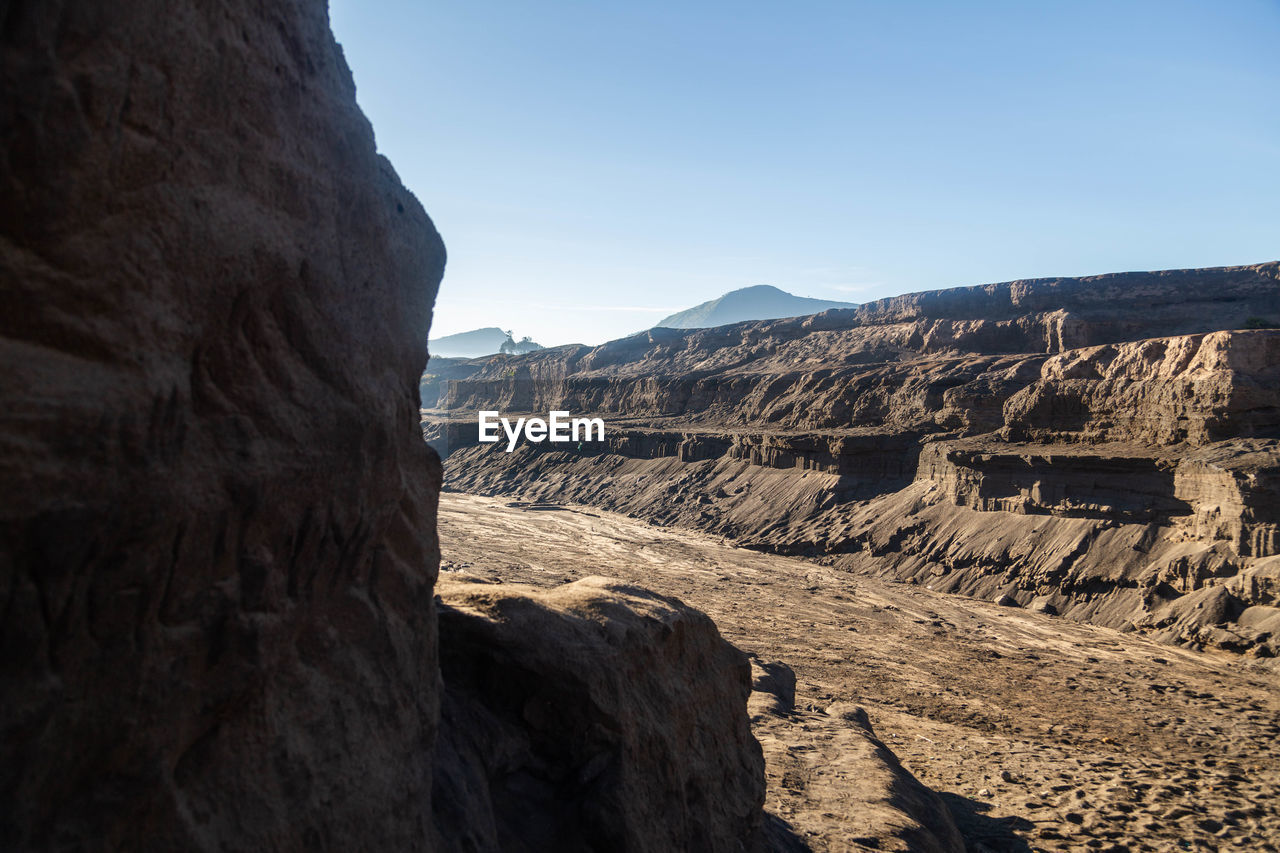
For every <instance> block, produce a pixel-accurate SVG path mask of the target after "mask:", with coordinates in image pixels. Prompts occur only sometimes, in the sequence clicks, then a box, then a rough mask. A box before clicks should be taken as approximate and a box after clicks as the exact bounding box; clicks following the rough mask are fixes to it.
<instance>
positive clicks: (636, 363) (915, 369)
mask: <svg viewBox="0 0 1280 853" xmlns="http://www.w3.org/2000/svg"><path fill="white" fill-rule="evenodd" d="M1277 317H1280V264H1277V263H1270V264H1262V265H1258V266H1253V267H1234V268H1222V269H1211V270H1183V271H1175V272H1165V273H1132V274H1124V275H1117V276H1099V277H1095V278H1091V279H1078V280H1047V281H1038V282H1014V283H1012V284H1006V285H991V286H989V287H986V288H963V289H957V290H953V291H937V292H933V293H924V294H913V295H911V296H906V297H900V298H896V299H891V300H883V301H881V302H879V303H870V304H868V305H866V306H862V307H860V308H858V309H856V310H854V311H828V312H826V313H823V314H818V315H814V316H812V317H808V318H800V319H794V320H781V321H774V322H761V323H743V324H738V325H734V326H725V327H720V328H716V329H708V330H702V331H699V332H676V331H673V330H655V331H652V332H650V333H647V334H646V335H639V336H633V337H631V338H626V339H623V340H621V341H614V342H611V343H608V344H604V345H602V346H600V347H596V348H594V349H589V350H588V349H586V348H576V349H575V348H561V349H560V350H551V351H547V352H544V353H539V354H536V355H532V356H526V357H523V358H516V359H503V360H499V361H493V362H485V363H483V364H480V363H476V364H473V365H472V366H471V371H472V372H471V373H470V375H468V376H466V377H464V378H460V379H457V380H455V381H453V382H451V383H450V386H449V390H448V393H447V394H446V395H445V397H444V404H443V405H444V409H443V410H440V411H437V412H432V413H428V415H427V418H426V421H425V425H424V431H425V432H426V434H427V436H428V438H429V439H430V440H431V441H432V443H433V444H434V445H435V446H436V447H437V448H438V449H439V450H440V451H441V452H442V454H447V455H448V461H447V468H446V481H447V482H448V484H449V487H450V488H456V489H460V490H464V491H474V492H478V493H482V494H492V495H497V494H503V495H512V496H516V497H520V498H523V499H534V500H553V501H575V502H581V503H590V504H595V505H598V506H602V507H605V508H608V509H613V510H618V511H622V512H627V513H631V514H634V515H638V516H641V517H644V518H647V519H650V520H653V521H655V522H658V523H664V524H679V525H682V526H688V527H694V528H697V529H701V530H706V531H710V532H715V533H719V534H723V535H727V536H731V537H733V538H734V539H735V540H736V541H738V542H740V543H742V544H747V545H751V546H752V547H760V548H765V549H769V550H774V551H778V552H781V553H788V554H801V555H807V556H811V557H814V558H816V559H819V560H823V561H826V562H830V563H832V564H834V565H839V566H842V567H845V568H849V569H853V570H857V571H862V572H879V573H886V574H891V575H893V576H896V577H899V578H903V579H911V580H913V581H916V582H920V583H923V584H926V585H931V586H934V588H938V589H944V590H947V591H952V592H961V593H965V594H969V595H975V596H980V597H982V598H985V599H987V600H992V599H994V598H997V597H1000V596H1007V597H1008V598H1009V599H1010V601H1011V602H1013V603H1018V604H1023V605H1027V604H1030V603H1031V601H1032V600H1034V599H1043V601H1042V605H1043V606H1048V607H1051V608H1053V609H1055V610H1057V611H1058V612H1059V613H1062V614H1063V615H1066V616H1068V617H1071V618H1077V619H1086V620H1090V621H1093V622H1096V623H1098V624H1102V625H1107V626H1109V627H1116V628H1133V629H1139V630H1144V631H1150V632H1152V633H1154V634H1155V635H1156V636H1159V637H1160V638H1162V639H1167V640H1171V641H1175V642H1183V643H1187V644H1191V645H1196V646H1200V645H1214V646H1219V647H1222V648H1226V649H1230V650H1234V651H1247V652H1250V653H1253V654H1259V655H1274V654H1277V653H1280V635H1277V634H1276V633H1275V632H1274V631H1273V630H1272V629H1271V628H1270V627H1269V626H1271V625H1272V616H1273V609H1274V608H1275V607H1276V606H1277V601H1276V595H1275V589H1274V586H1273V585H1272V584H1271V583H1270V581H1269V580H1268V578H1269V577H1270V575H1269V573H1268V570H1267V569H1266V568H1265V567H1264V566H1262V565H1261V562H1262V561H1265V560H1266V559H1269V558H1271V557H1272V556H1274V555H1276V554H1277V553H1280V331H1274V330H1265V329H1263V330H1244V329H1241V328H1240V327H1241V326H1245V325H1249V324H1250V323H1251V322H1252V323H1253V324H1255V325H1256V324H1257V322H1256V321H1257V320H1258V319H1259V318H1261V319H1262V320H1264V321H1265V322H1270V321H1271V320H1273V319H1274V318H1277ZM1152 334H1155V335H1160V336H1159V337H1144V336H1146V335H1152ZM478 408H486V409H499V410H502V411H504V413H505V414H507V415H508V416H512V415H514V414H515V413H517V412H523V411H547V410H551V409H564V410H568V411H571V412H573V413H574V414H575V415H576V414H586V413H598V414H601V415H602V416H603V417H605V418H606V419H607V420H608V421H609V428H608V429H607V430H606V440H605V441H604V442H603V443H594V444H588V445H584V447H583V448H571V452H564V449H563V448H564V447H565V446H564V445H552V444H549V443H544V444H540V445H538V444H527V443H526V444H523V445H521V446H520V447H518V448H517V449H516V451H515V452H514V453H511V454H507V453H504V452H503V448H501V447H494V446H489V445H486V446H477V445H476V430H475V424H474V421H473V420H472V418H474V415H471V418H468V417H466V416H463V415H461V414H459V413H461V412H474V411H475V410H476V409H478ZM1207 586H1216V587H1222V590H1223V591H1222V593H1221V594H1222V595H1226V596H1228V597H1229V598H1230V601H1229V606H1226V607H1224V608H1211V609H1204V608H1200V609H1195V608H1192V610H1190V611H1187V610H1186V609H1185V608H1182V609H1178V608H1173V609H1170V606H1171V604H1172V603H1173V602H1174V601H1176V600H1177V599H1178V598H1179V597H1181V596H1183V595H1186V594H1188V593H1192V592H1195V591H1197V590H1200V589H1202V588H1204V587H1207ZM1246 612H1248V617H1247V618H1245V619H1244V620H1243V621H1241V619H1240V618H1238V617H1243V616H1244V614H1245V613H1246ZM1211 617H1212V618H1211ZM1218 617H1221V618H1220V619H1219V618H1218Z"/></svg>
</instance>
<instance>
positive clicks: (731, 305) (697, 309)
mask: <svg viewBox="0 0 1280 853" xmlns="http://www.w3.org/2000/svg"><path fill="white" fill-rule="evenodd" d="M854 307H856V303H853V302H834V301H832V300H829V299H811V298H809V297H807V296H796V295H795V294H792V293H787V292H786V291H785V290H782V289H780V288H777V287H774V286H773V285H772V284H755V285H752V286H750V287H743V288H739V289H738V290H731V291H729V292H728V293H726V294H724V295H723V296H719V297H716V298H715V299H711V300H709V301H707V302H703V303H702V304H701V305H695V306H693V307H692V308H688V309H686V310H684V311H677V312H676V313H675V314H672V315H671V316H670V317H666V318H665V319H663V320H662V321H660V322H659V323H658V324H657V326H656V327H657V328H667V329H702V328H707V327H710V326H724V325H728V324H729V323H741V322H744V321H747V320H777V319H780V318H782V317H800V316H803V315H805V314H817V313H818V312H819V311H827V310H829V309H831V308H854Z"/></svg>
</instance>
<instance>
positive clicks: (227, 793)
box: [0, 0, 445, 850]
mask: <svg viewBox="0 0 1280 853" xmlns="http://www.w3.org/2000/svg"><path fill="white" fill-rule="evenodd" d="M0 16H2V17H3V23H2V26H0V38H2V39H3V65H2V66H0V73H2V74H3V91H4V97H3V106H2V107H0V110H2V112H0V128H2V131H0V132H2V133H3V135H4V146H3V151H4V153H3V156H2V157H0V198H2V199H3V203H2V206H0V287H2V288H3V291H4V292H3V301H4V304H5V310H4V311H3V312H0V361H3V364H4V368H3V370H0V393H2V395H3V399H4V401H5V405H4V407H3V414H2V415H0V417H2V418H3V424H2V425H0V448H2V450H0V492H3V493H4V494H5V495H6V496H7V497H6V500H5V501H4V505H3V508H0V590H3V592H2V593H0V595H3V604H2V611H3V613H4V614H5V616H4V619H3V627H2V628H0V647H2V649H3V653H2V654H0V660H3V673H2V674H0V693H2V694H3V695H4V697H5V700H4V702H3V704H2V706H0V727H2V728H3V732H4V737H3V741H2V742H3V752H2V753H0V768H3V769H0V802H2V803H3V805H0V839H2V840H0V846H3V847H5V848H6V849H25V848H36V849H42V848H54V847H57V848H59V849H61V848H63V847H67V846H71V847H80V846H81V845H88V846H90V847H97V848H101V849H119V848H127V849H144V848H145V849H190V850H200V849H209V850H213V849H228V848H230V849H276V850H290V849H296V850H302V849H316V848H317V847H324V846H327V847H329V848H331V849H357V848H370V847H376V848H383V849H413V848H414V847H415V846H417V845H418V844H419V839H421V838H422V837H424V835H425V834H426V833H427V832H428V830H429V826H430V810H429V801H430V785H431V773H430V755H431V744H432V741H433V739H434V737H435V728H436V719H437V705H438V700H439V691H438V687H437V681H438V676H437V663H436V647H435V639H434V638H435V615H434V610H433V607H432V598H431V590H432V584H433V581H434V578H435V573H436V565H437V560H438V554H437V552H436V542H435V537H434V533H433V531H434V514H435V498H436V492H437V489H438V485H439V469H438V463H437V462H436V460H435V459H434V457H433V456H432V455H431V454H430V452H429V451H428V450H427V449H426V448H424V447H423V446H422V444H421V442H420V441H418V440H417V435H416V429H415V421H416V417H417V411H416V410H417V408H418V391H417V386H418V376H419V375H420V374H421V372H422V368H423V365H424V363H425V361H426V347H425V330H426V329H427V327H428V324H429V323H430V320H431V307H432V301H433V299H434V296H435V291H436V286H437V284H438V282H439V280H440V276H441V273H442V270H443V266H444V261H445V253H444V248H443V245H442V243H441V241H440V238H439V236H438V235H437V234H436V231H435V229H434V227H433V226H432V224H431V221H430V219H428V217H427V215H426V214H425V213H424V212H423V209H422V207H421V206H420V205H419V204H418V202H417V200H416V199H415V198H414V197H413V196H412V195H411V194H410V193H409V192H408V191H406V190H405V189H404V188H403V187H402V186H401V185H400V182H399V181H398V180H397V178H396V175H395V172H394V171H393V170H392V168H391V166H390V165H389V164H388V163H387V161H386V160H385V159H383V158H382V157H380V156H378V155H377V153H376V152H375V148H374V139H373V133H372V130H371V128H370V126H369V123H368V122H367V121H366V120H365V118H364V117H363V115H362V114H361V113H360V111H359V110H358V109H357V107H356V104H355V92H354V86H353V83H352V79H351V74H350V72H349V71H348V69H347V66H346V63H345V62H344V60H343V57H342V52H341V50H340V49H339V48H338V46H337V45H336V44H335V42H334V40H333V38H332V36H331V35H330V32H329V27H328V21H327V17H326V12H325V4H324V3H323V2H301V0H292V1H291V2H283V3H276V4H270V5H268V6H264V5H262V4H258V3H249V2H243V0H231V2H227V3H219V4H202V3H181V4H172V3H165V2H130V3H120V4H106V5H104V4H101V3H96V2H83V0H49V2H41V3H10V4H6V6H5V7H4V9H3V11H2V12H0Z"/></svg>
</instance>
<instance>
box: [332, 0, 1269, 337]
mask: <svg viewBox="0 0 1280 853" xmlns="http://www.w3.org/2000/svg"><path fill="white" fill-rule="evenodd" d="M330 15H331V19H332V23H333V28H334V32H335V33H336V35H337V37H338V40H339V41H340V42H341V43H342V45H343V48H344V49H345V51H346V56H347V61H348V63H349V64H350V65H351V68H352V70H353V72H354V74H355V79H356V87H357V98H358V100H359V102H360V105H361V107H363V109H364V111H365V113H366V114H367V115H368V116H369V118H370V120H371V121H372V122H373V126H374V131H375V132H376V134H377V139H378V147H379V149H380V150H381V151H382V152H383V153H384V154H386V155H387V156H388V157H389V158H390V159H391V161H392V163H394V164H395V167H396V169H397V171H398V172H399V174H400V177H401V179H402V180H403V181H404V183H405V184H406V185H407V186H408V187H409V188H410V189H411V190H412V191H413V192H414V193H415V194H417V196H418V198H419V199H420V200H421V201H422V204H423V206H424V207H426V209H427V211H428V212H429V213H430V214H431V216H432V218H433V219H434V220H435V222H436V225H437V227H438V228H439V229H440V231H441V233H442V234H443V235H444V239H445V243H446V245H447V246H448V249H449V265H448V270H447V271H446V274H445V280H444V283H443V285H442V286H441V289H440V297H439V300H438V302H437V311H436V320H435V324H434V327H433V329H432V335H433V336H436V335H441V334H449V333H453V332H459V331H465V330H467V329H472V328H476V327H479V326H501V327H503V328H510V329H513V330H514V331H515V333H516V335H517V337H518V336H520V335H525V334H527V335H532V336H533V338H534V339H535V340H537V341H539V342H541V343H543V344H547V345H554V344H560V343H569V342H574V341H576V342H583V343H598V342H600V341H603V340H607V339H610V338H614V337H620V336H622V335H625V334H628V333H631V332H634V331H637V330H639V329H643V328H647V327H649V326H651V325H653V324H654V323H655V322H656V321H657V320H659V319H661V318H662V317H663V316H664V315H665V314H667V313H669V312H671V311H674V310H677V309H680V308H686V307H688V306H691V305H693V304H696V303H698V302H702V301H704V300H707V299H711V298H714V297H715V296H718V295H720V294H721V293H724V292H725V291H728V290H732V289H735V288H738V287H745V286H748V285H753V284H761V283H767V284H773V285H776V286H778V287H781V288H783V289H785V290H789V291H791V292H793V293H797V294H800V295H804V296H815V297H821V298H827V299H843V300H848V301H854V302H863V301H867V300H870V299H875V298H879V297H882V296H890V295H893V294H898V293H905V292H909V291H914V290H927V289H933V288H938V287H950V286H955V285H968V284H982V283H986V282H992V281H1006V280H1009V279H1015V278H1029V277H1041V276H1052V275H1086V274H1092V273H1102V272H1113V271H1119V270H1133V269H1164V268H1174V267H1190V266H1217V265H1224V264H1239V263H1256V262H1259V261H1265V260H1275V259H1277V258H1280V2H1277V0H1268V2H1258V0H1231V2H1221V0H1218V2H1207V1H1206V2H1178V0H1158V2H1154V1H1153V2H1145V0H1144V1H1143V2H1136V0H1135V2H1125V1H1124V0H1114V1H1113V2H1089V0H1074V2H1028V0H1019V2H992V3H964V4H961V3H954V2H888V0H885V2H876V3H869V2H854V0H848V2H804V0H796V1H795V2H787V3H782V2H777V0H773V2H753V0H738V2H711V0H705V2H698V0H686V2H667V0H648V1H647V2H638V0H629V2H615V0H581V2H558V0H544V2H530V0H445V2H422V0H380V2H371V0H359V1H357V0H331V5H330Z"/></svg>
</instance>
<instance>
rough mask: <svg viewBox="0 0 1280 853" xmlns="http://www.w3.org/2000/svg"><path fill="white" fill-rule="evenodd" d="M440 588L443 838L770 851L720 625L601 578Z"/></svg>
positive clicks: (736, 656) (457, 583)
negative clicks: (549, 584) (546, 584)
mask: <svg viewBox="0 0 1280 853" xmlns="http://www.w3.org/2000/svg"><path fill="white" fill-rule="evenodd" d="M437 590H438V592H439V596H440V602H441V606H440V636H441V668H442V671H443V674H444V679H445V684H446V692H445V699H444V710H443V717H442V721H441V732H440V742H439V745H438V755H437V759H438V760H437V764H436V769H435V776H436V783H435V812H436V821H437V827H438V829H439V832H440V836H441V838H440V842H439V847H438V849H441V850H467V851H514V853H521V851H529V853H532V851H541V850H557V851H588V850H633V851H655V853H658V851H668V850H699V851H726V852H727V853H731V851H740V850H748V851H750V850H760V849H762V845H763V817H764V813H763V811H762V806H763V803H764V790H765V789H764V760H763V758H762V756H761V751H760V745H759V744H758V743H757V742H756V740H755V738H754V737H752V735H751V731H750V728H749V726H748V723H747V715H746V702H747V695H748V693H749V692H750V690H751V668H750V666H749V665H748V663H747V658H746V656H745V655H743V654H742V653H741V652H739V651H738V650H737V649H735V648H734V647H733V646H731V645H729V644H728V643H727V642H725V641H724V640H723V639H722V638H721V637H720V634H719V632H718V631H717V630H716V627H715V624H714V623H713V622H712V621H711V620H710V619H709V618H707V617H706V616H705V615H703V614H702V613H700V612H699V611H697V610H694V609H692V608H689V607H687V606H685V605H683V604H681V603H680V602H679V601H677V600H675V599H672V598H665V597H663V596H660V595H657V594H655V593H652V592H648V591H647V590H643V589H640V588H638V587H632V586H626V585H624V584H622V583H619V582H617V581H611V580H608V579H606V578H600V577H588V578H585V579H583V580H580V581H577V582H574V583H570V584H565V585H563V586H559V587H553V588H550V589H543V588H538V587H532V586H526V585H523V584H511V583H503V584H490V583H485V582H482V581H479V580H477V579H473V578H467V577H465V576H459V575H456V574H452V573H450V574H447V575H443V576H441V581H440V583H439V585H438V587H437Z"/></svg>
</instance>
